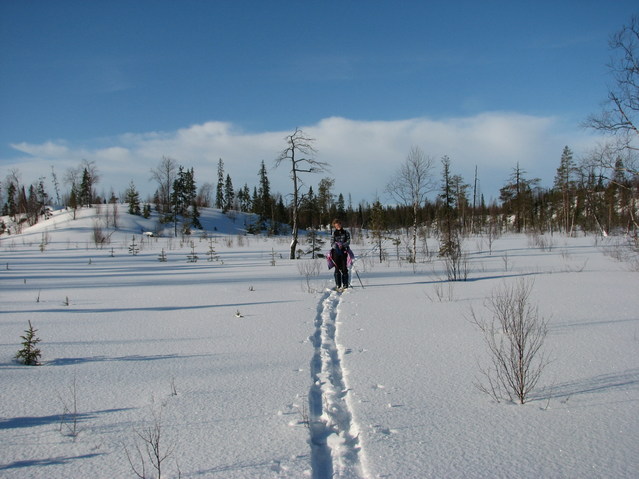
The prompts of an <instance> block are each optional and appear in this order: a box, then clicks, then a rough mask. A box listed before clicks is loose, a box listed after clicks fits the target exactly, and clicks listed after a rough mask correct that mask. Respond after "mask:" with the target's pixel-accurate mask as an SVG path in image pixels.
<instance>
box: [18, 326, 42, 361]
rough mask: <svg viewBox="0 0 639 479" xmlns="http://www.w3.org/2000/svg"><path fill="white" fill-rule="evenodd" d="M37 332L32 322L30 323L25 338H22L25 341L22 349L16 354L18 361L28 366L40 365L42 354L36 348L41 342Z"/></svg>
mask: <svg viewBox="0 0 639 479" xmlns="http://www.w3.org/2000/svg"><path fill="white" fill-rule="evenodd" d="M37 331H38V330H37V329H34V328H33V326H32V325H31V321H29V329H26V330H25V332H24V333H25V334H24V336H20V337H21V338H22V339H23V341H22V349H21V350H20V351H18V353H17V354H16V359H17V360H18V361H20V362H21V363H22V364H26V365H27V366H38V365H40V357H41V356H42V352H41V351H40V349H39V348H37V347H36V346H37V344H38V343H39V342H40V338H38V337H36V335H35V333H36V332H37Z"/></svg>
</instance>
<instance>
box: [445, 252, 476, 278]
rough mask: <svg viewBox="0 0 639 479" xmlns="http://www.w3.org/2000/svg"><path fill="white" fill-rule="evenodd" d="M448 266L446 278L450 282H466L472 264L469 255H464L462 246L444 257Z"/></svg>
mask: <svg viewBox="0 0 639 479" xmlns="http://www.w3.org/2000/svg"><path fill="white" fill-rule="evenodd" d="M444 264H445V266H446V276H447V277H448V281H466V280H467V279H468V274H469V273H470V262H469V260H468V254H467V253H464V252H463V251H462V249H461V246H458V247H456V248H454V249H452V250H451V251H449V252H448V254H446V255H445V256H444Z"/></svg>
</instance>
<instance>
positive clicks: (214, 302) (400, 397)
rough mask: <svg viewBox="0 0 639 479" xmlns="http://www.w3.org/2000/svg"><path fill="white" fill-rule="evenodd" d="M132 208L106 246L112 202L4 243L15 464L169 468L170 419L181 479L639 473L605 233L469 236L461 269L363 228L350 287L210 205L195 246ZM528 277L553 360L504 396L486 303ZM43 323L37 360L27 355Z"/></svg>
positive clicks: (629, 292) (624, 310)
mask: <svg viewBox="0 0 639 479" xmlns="http://www.w3.org/2000/svg"><path fill="white" fill-rule="evenodd" d="M124 211H125V208H124V207H122V208H120V213H119V215H118V227H119V228H118V230H117V231H116V232H114V233H113V234H111V236H110V244H108V245H105V246H103V247H102V248H97V247H96V246H95V244H94V243H93V239H92V235H93V233H92V231H93V228H94V225H96V224H97V222H99V221H102V220H101V219H100V218H102V217H103V215H104V211H102V212H96V210H93V209H84V210H80V211H79V212H78V213H79V214H78V218H77V219H76V220H73V219H72V215H71V214H70V213H66V212H56V213H55V214H54V216H53V217H52V218H51V219H49V220H47V221H44V222H41V223H39V224H37V225H35V226H33V227H31V228H25V230H24V231H23V233H22V234H14V235H9V236H7V235H5V236H3V237H2V238H1V239H0V288H1V289H0V298H1V301H2V314H1V315H0V386H1V388H2V389H1V390H2V394H1V396H0V444H1V447H0V477H2V478H5V477H7V478H24V477H29V478H87V477H91V478H105V479H107V478H109V479H112V478H130V477H136V475H135V473H134V471H133V467H136V468H138V470H141V469H140V467H141V465H142V457H144V459H145V461H146V471H145V474H146V475H147V476H148V477H155V476H156V475H157V474H156V471H155V470H154V469H153V467H152V466H151V465H150V463H149V462H148V461H149V459H148V457H146V453H145V452H144V449H143V448H144V443H143V441H142V439H141V437H140V436H142V437H145V436H148V433H149V431H150V430H152V427H153V426H155V425H158V426H160V427H161V429H160V430H161V443H160V444H161V448H162V451H164V452H166V453H168V456H167V458H166V459H165V460H164V462H163V463H162V471H161V473H162V477H165V478H168V477H172V478H173V477H178V476H181V477H183V478H230V479H235V478H305V477H306V478H318V479H324V478H328V477H340V478H370V479H372V478H391V477H393V478H427V477H432V478H443V477H446V478H474V477H491V478H512V477H520V478H533V477H549V478H550V477H552V478H554V477H579V478H590V477H592V478H595V477H596V478H601V477H608V478H626V477H627V478H630V477H636V471H637V470H639V454H638V453H637V451H639V354H638V353H639V295H638V294H637V291H639V273H638V272H637V271H636V270H633V269H636V268H631V267H629V263H628V262H620V261H617V260H615V259H614V258H612V257H611V256H610V255H606V254H604V253H605V248H604V247H603V246H604V244H603V243H602V240H601V239H599V240H596V239H595V238H594V237H578V238H565V237H563V236H558V235H555V236H552V237H551V236H547V237H546V242H547V244H546V245H545V246H546V247H545V248H540V247H538V246H537V245H535V243H534V242H533V241H531V240H530V238H527V237H526V236H523V235H513V236H504V237H502V238H499V239H497V240H496V241H495V242H494V244H493V245H492V252H491V251H489V248H488V244H487V241H486V240H485V239H482V238H470V239H467V240H466V241H465V243H464V249H465V251H467V252H469V265H470V272H469V275H468V281H465V282H455V283H449V282H447V281H445V278H446V273H445V268H444V265H443V264H442V262H441V261H440V260H438V259H437V258H432V259H429V260H428V261H424V262H420V263H418V264H417V265H410V264H407V263H404V262H401V261H397V260H396V259H395V258H390V260H389V261H387V262H384V263H381V264H380V263H379V262H378V261H377V260H376V259H375V257H374V255H373V254H371V253H370V252H371V247H370V246H369V245H367V244H366V242H365V238H359V239H357V238H356V239H355V240H354V244H353V249H354V250H355V253H356V254H357V255H358V259H357V261H356V263H355V264H356V267H357V269H358V272H359V274H360V277H361V280H362V282H363V286H364V288H362V287H361V285H360V284H359V281H358V280H357V277H354V278H353V283H354V286H355V287H354V288H353V289H351V290H348V291H346V292H344V293H342V294H338V293H336V292H332V291H329V290H327V288H328V287H330V286H331V285H332V281H331V280H332V274H331V272H328V271H327V270H326V266H325V262H324V260H321V259H320V260H316V261H318V262H319V263H320V268H321V269H320V271H321V273H320V275H319V276H317V277H312V278H311V279H310V282H307V280H306V278H304V277H303V275H302V274H301V271H302V270H301V269H300V268H298V263H299V261H313V260H310V259H308V260H299V261H295V260H289V259H288V251H289V244H288V243H289V241H290V238H288V237H280V238H277V237H275V238H268V237H261V236H251V235H246V234H244V233H245V232H244V229H245V227H246V224H247V222H248V221H250V219H248V218H246V217H245V216H242V215H239V214H238V215H237V217H236V218H235V219H230V218H228V217H226V216H225V215H222V214H221V213H220V212H219V211H216V210H208V209H206V210H204V211H202V223H203V225H204V227H205V228H206V229H207V236H208V238H200V237H199V236H195V235H194V237H193V238H187V239H186V240H184V241H181V239H180V238H171V237H169V236H161V237H152V238H151V237H146V236H144V235H143V232H146V231H154V228H155V221H153V220H144V219H143V218H140V217H133V216H129V215H127V214H126V213H124ZM105 230H106V228H105ZM169 230H170V228H169ZM133 235H135V237H136V242H138V243H139V245H140V252H139V254H137V255H135V256H133V255H130V254H129V252H128V249H129V245H130V244H131V238H132V236H133ZM43 238H44V239H46V240H47V242H46V245H45V247H44V251H41V247H40V245H41V243H42V242H43ZM431 241H432V244H431V249H433V248H435V247H436V242H435V240H431ZM191 242H193V248H194V251H195V252H196V253H197V255H198V257H199V259H198V261H197V262H188V261H187V255H188V254H190V253H191V251H192V246H191ZM209 242H210V243H209ZM211 245H212V246H213V247H214V249H215V252H216V253H217V255H218V256H219V260H214V261H207V251H208V250H209V248H210V246H211ZM162 250H165V253H166V256H167V261H166V262H161V261H158V257H159V255H160V253H161V251H162ZM389 253H391V255H392V254H394V248H393V247H390V248H389ZM306 271H311V269H307V270H306ZM520 278H526V279H527V280H529V281H534V284H533V290H532V295H531V301H532V303H533V304H534V305H536V306H537V307H538V310H539V314H540V316H543V317H545V318H548V320H549V334H548V336H547V338H546V342H545V344H544V351H546V352H547V353H548V354H549V356H550V358H551V359H552V361H551V362H550V363H549V364H548V366H547V367H546V368H545V370H544V374H543V376H542V379H541V381H540V384H539V385H538V387H537V388H536V390H535V391H534V392H533V395H532V398H531V400H530V401H529V402H528V403H526V404H524V405H519V404H515V403H512V402H509V401H502V402H500V403H497V402H495V401H494V400H493V398H491V397H490V396H489V395H487V394H485V393H483V392H481V391H480V390H479V389H478V388H477V387H476V386H475V384H476V383H477V382H478V381H479V380H481V375H480V372H479V370H480V367H481V365H484V364H486V361H487V360H488V359H489V357H488V353H487V349H486V346H485V344H484V342H483V336H482V334H481V332H480V331H479V330H478V328H477V326H476V325H474V324H473V323H472V321H470V316H471V308H472V310H474V311H475V312H476V314H488V310H487V309H486V306H485V299H486V298H487V297H489V296H490V294H491V292H492V291H494V290H495V288H498V287H500V286H502V285H504V284H511V283H512V282H513V281H517V280H519V279H520ZM309 284H310V286H311V288H309ZM309 289H311V290H313V291H311V292H309ZM29 320H30V321H31V323H32V324H33V326H34V327H35V328H36V329H37V330H38V332H37V336H38V337H39V338H41V339H42V342H41V343H40V344H39V346H40V348H41V349H42V353H43V354H42V362H43V364H42V365H41V366H39V367H28V366H23V365H20V364H18V363H16V362H15V360H14V359H13V358H14V356H15V354H16V352H17V351H18V350H19V348H20V341H21V339H20V336H21V335H23V334H24V330H25V329H26V328H27V327H28V323H27V322H28V321H29ZM74 400H75V402H76V405H75V406H74ZM150 428H151V429H150ZM136 444H137V445H138V446H139V447H140V448H141V450H142V452H143V454H142V456H140V455H139V454H138V451H137V449H136ZM127 452H128V453H129V457H130V459H127Z"/></svg>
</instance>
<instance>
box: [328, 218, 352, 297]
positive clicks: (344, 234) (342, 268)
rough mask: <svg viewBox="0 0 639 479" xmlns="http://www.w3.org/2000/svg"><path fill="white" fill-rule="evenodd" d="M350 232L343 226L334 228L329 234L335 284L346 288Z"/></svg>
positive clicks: (347, 285)
mask: <svg viewBox="0 0 639 479" xmlns="http://www.w3.org/2000/svg"><path fill="white" fill-rule="evenodd" d="M350 244H351V234H350V233H349V232H348V231H347V230H345V229H344V228H340V229H336V230H334V231H333V234H332V236H331V259H332V260H333V264H334V265H335V286H337V287H338V288H348V287H349V281H348V259H349V256H351V255H352V253H351V251H350Z"/></svg>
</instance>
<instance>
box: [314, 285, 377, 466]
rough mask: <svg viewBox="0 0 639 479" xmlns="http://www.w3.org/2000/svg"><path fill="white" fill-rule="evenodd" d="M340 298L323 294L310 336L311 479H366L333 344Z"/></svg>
mask: <svg viewBox="0 0 639 479" xmlns="http://www.w3.org/2000/svg"><path fill="white" fill-rule="evenodd" d="M341 298H342V297H341V295H340V294H338V293H337V292H335V291H331V292H328V293H326V294H325V295H324V296H323V297H322V300H321V301H320V303H319V305H318V308H317V316H316V317H315V332H314V333H313V336H311V338H310V339H311V340H312V343H313V346H314V354H313V358H312V359H311V377H312V380H313V383H312V385H311V389H310V392H309V395H308V400H309V427H310V435H311V437H310V445H311V462H312V467H313V478H314V479H329V478H344V479H347V478H348V479H351V478H352V479H363V478H365V477H366V474H365V473H364V468H363V466H362V462H361V446H360V443H359V429H358V427H357V424H355V422H354V420H353V414H352V412H351V409H350V405H349V402H350V401H349V399H350V398H349V392H348V388H347V385H346V382H345V379H344V371H343V369H342V352H341V348H340V346H339V345H338V344H337V340H336V330H337V326H336V320H337V317H338V307H339V304H340V302H341Z"/></svg>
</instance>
